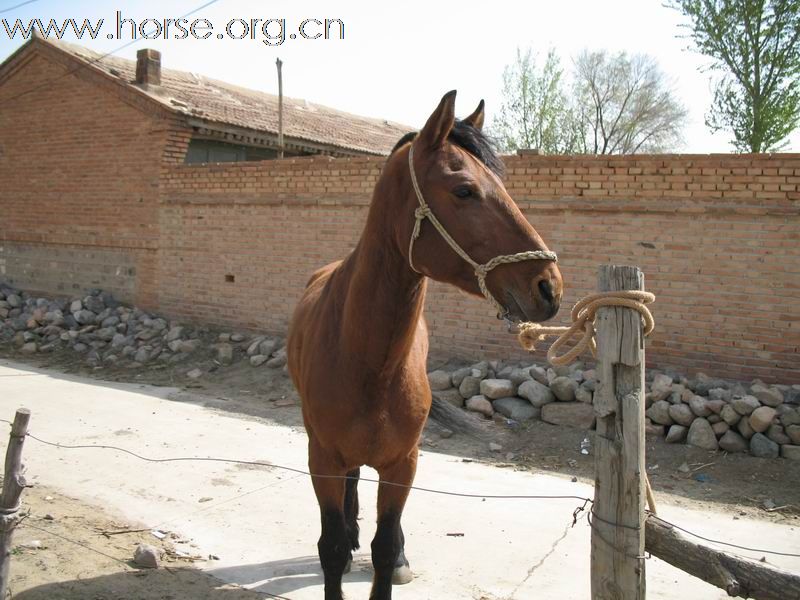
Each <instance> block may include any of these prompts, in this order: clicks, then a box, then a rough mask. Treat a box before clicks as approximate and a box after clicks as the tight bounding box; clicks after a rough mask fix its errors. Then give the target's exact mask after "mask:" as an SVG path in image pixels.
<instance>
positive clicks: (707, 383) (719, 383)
mask: <svg viewBox="0 0 800 600" xmlns="http://www.w3.org/2000/svg"><path fill="white" fill-rule="evenodd" d="M689 388H690V389H692V390H694V392H695V394H699V395H700V396H708V392H709V391H711V390H713V389H714V388H725V389H727V388H728V383H727V382H726V381H725V380H724V379H718V378H716V377H709V376H708V375H706V374H705V373H698V374H697V377H695V378H694V379H693V380H692V381H690V382H689Z"/></svg>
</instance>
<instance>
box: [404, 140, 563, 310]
mask: <svg viewBox="0 0 800 600" xmlns="http://www.w3.org/2000/svg"><path fill="white" fill-rule="evenodd" d="M408 170H409V172H410V173H411V184H412V185H413V186H414V192H415V193H416V194H417V200H418V201H419V207H418V208H417V209H416V210H415V211H414V218H415V219H416V221H415V222H414V230H413V231H412V232H411V240H410V241H409V244H408V264H409V266H410V267H411V269H412V270H414V272H416V273H419V274H420V275H421V274H422V273H421V272H420V271H419V270H417V268H416V267H415V266H414V258H413V254H414V240H416V239H417V238H418V237H419V235H420V233H421V229H422V221H423V220H425V219H428V220H429V221H430V222H431V225H433V226H434V228H435V229H436V231H438V232H439V235H441V236H442V238H444V241H445V242H447V244H448V246H450V247H451V248H452V249H453V251H454V252H455V253H456V254H458V255H459V256H460V257H461V258H463V259H464V260H465V261H466V262H467V263H468V264H469V265H470V266H471V267H472V268H473V270H474V271H475V277H476V278H477V279H478V287H479V288H480V290H481V293H482V294H483V296H484V297H485V298H486V299H487V300H488V301H489V303H490V304H491V305H492V306H493V307H494V308H495V309H497V314H498V317H504V316H505V315H506V314H507V312H508V311H507V310H506V309H505V308H503V306H502V305H501V304H500V303H499V302H498V301H497V300H496V299H495V297H494V296H493V295H492V293H491V292H490V291H489V288H488V287H487V286H486V276H487V275H488V274H489V271H491V270H492V269H494V268H495V267H497V266H499V265H503V264H509V263H515V262H521V261H523V260H552V261H557V260H558V257H557V256H556V253H555V252H550V251H549V250H529V251H527V252H517V253H516V254H505V255H501V256H495V257H494V258H493V259H491V260H489V261H488V262H486V263H484V264H480V263H477V262H475V261H474V260H472V258H470V256H469V254H467V253H466V252H465V251H464V249H463V248H461V246H459V245H458V243H457V242H456V241H455V240H454V239H453V238H452V237H451V236H450V234H449V233H447V230H446V229H445V228H444V225H442V224H441V222H440V221H439V219H437V218H436V215H434V214H433V211H432V210H431V207H430V206H428V203H427V202H425V198H424V197H423V196H422V190H420V187H419V183H418V182H417V174H416V172H415V171H414V144H413V143H412V144H411V147H410V148H409V150H408Z"/></svg>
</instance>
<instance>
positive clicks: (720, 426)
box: [709, 421, 731, 437]
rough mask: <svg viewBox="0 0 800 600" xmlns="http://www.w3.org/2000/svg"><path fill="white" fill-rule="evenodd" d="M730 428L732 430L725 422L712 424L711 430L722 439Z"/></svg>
mask: <svg viewBox="0 0 800 600" xmlns="http://www.w3.org/2000/svg"><path fill="white" fill-rule="evenodd" d="M709 423H711V421H709ZM730 428H731V426H730V425H728V424H727V423H726V422H725V421H719V422H717V423H711V429H713V430H714V434H715V435H716V436H717V437H720V436H721V435H724V434H725V432H726V431H728V430H729V429H730Z"/></svg>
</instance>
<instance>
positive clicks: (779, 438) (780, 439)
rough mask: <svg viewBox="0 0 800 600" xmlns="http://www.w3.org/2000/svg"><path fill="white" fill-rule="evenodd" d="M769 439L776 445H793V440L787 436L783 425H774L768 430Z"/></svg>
mask: <svg viewBox="0 0 800 600" xmlns="http://www.w3.org/2000/svg"><path fill="white" fill-rule="evenodd" d="M767 437H768V438H769V439H771V440H772V441H773V442H775V443H776V444H791V443H792V440H791V438H789V436H788V435H786V430H785V429H784V428H783V426H782V425H777V424H776V423H773V424H772V425H770V426H769V428H768V429H767Z"/></svg>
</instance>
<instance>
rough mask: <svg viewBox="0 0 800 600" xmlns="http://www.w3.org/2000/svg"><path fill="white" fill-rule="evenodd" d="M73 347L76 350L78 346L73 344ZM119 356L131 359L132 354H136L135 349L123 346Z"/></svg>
mask: <svg viewBox="0 0 800 600" xmlns="http://www.w3.org/2000/svg"><path fill="white" fill-rule="evenodd" d="M75 347H76V348H77V347H78V344H75ZM120 354H122V356H123V358H128V357H131V356H133V355H134V354H136V348H134V347H133V346H123V347H122V352H120Z"/></svg>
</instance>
